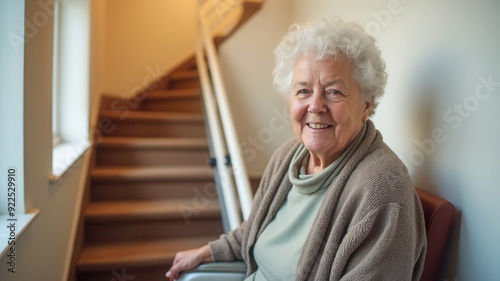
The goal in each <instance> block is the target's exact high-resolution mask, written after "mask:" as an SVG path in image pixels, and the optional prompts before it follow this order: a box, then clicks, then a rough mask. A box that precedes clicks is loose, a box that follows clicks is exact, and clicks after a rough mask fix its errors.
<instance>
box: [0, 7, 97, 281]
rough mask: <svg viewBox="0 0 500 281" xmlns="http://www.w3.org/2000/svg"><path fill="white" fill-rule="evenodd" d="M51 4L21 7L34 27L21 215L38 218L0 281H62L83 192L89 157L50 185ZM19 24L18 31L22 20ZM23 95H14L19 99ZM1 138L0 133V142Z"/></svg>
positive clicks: (0, 268) (29, 43) (27, 50)
mask: <svg viewBox="0 0 500 281" xmlns="http://www.w3.org/2000/svg"><path fill="white" fill-rule="evenodd" d="M40 3H42V4H43V5H41V4H40ZM52 3H53V2H52V1H26V4H25V5H26V7H25V8H26V10H25V17H26V20H27V21H29V23H31V24H33V26H34V27H35V28H32V29H31V30H30V32H26V36H27V40H26V44H25V45H24V76H23V79H24V81H23V87H24V115H23V118H24V132H23V133H24V148H23V152H24V173H25V174H24V178H25V203H26V209H30V208H37V209H39V210H40V214H39V216H38V217H37V218H36V219H35V221H34V222H33V224H32V225H30V226H29V228H28V229H27V230H26V232H25V233H24V234H23V235H22V236H21V237H20V238H19V239H18V240H17V241H16V246H17V247H16V273H15V274H12V273H10V272H8V271H7V263H6V262H7V260H6V258H5V257H4V258H3V259H2V260H0V280H13V281H17V280H19V281H24V280H64V279H65V275H64V270H65V266H66V265H67V261H68V257H69V255H70V254H71V249H72V247H73V245H72V244H71V238H72V236H73V234H74V233H72V228H73V226H74V222H75V217H76V216H77V215H78V212H79V211H80V206H79V204H78V203H79V200H77V198H78V196H79V195H80V194H81V191H82V188H83V180H84V178H85V176H86V167H87V166H88V159H89V157H88V155H86V156H85V157H84V159H83V160H80V161H79V162H77V163H76V164H75V165H74V167H73V168H72V169H71V170H70V171H69V172H67V174H65V175H64V176H63V177H62V178H61V180H60V181H59V182H57V183H54V184H50V183H49V175H50V173H51V167H52V163H51V161H52V156H51V154H52V131H51V122H52V120H51V107H52V45H53V14H52V13H51V11H52V7H53V5H52ZM18 19H22V17H20V18H18ZM18 24H19V25H20V26H21V28H22V21H21V20H19V23H18ZM22 93H23V92H22V91H21V92H19V94H20V95H21V97H22V96H23V94H22ZM20 127H21V130H23V129H22V126H20ZM4 136H5V135H4V132H2V139H3V138H4ZM19 157H23V156H22V155H19Z"/></svg>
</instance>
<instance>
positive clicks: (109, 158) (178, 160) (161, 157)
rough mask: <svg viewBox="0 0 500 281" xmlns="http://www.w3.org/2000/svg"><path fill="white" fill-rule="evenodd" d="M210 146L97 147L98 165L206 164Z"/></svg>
mask: <svg viewBox="0 0 500 281" xmlns="http://www.w3.org/2000/svg"><path fill="white" fill-rule="evenodd" d="M208 156H209V154H208V148H205V149H203V148H192V149H186V148H167V149H165V148H163V149H162V148H147V149H145V148H112V147H97V160H96V164H97V166H143V167H144V166H172V165H177V166H179V165H182V166H184V165H205V164H206V163H207V159H208Z"/></svg>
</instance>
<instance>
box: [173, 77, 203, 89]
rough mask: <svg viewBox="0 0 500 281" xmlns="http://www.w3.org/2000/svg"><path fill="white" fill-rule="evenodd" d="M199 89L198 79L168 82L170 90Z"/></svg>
mask: <svg viewBox="0 0 500 281" xmlns="http://www.w3.org/2000/svg"><path fill="white" fill-rule="evenodd" d="M199 87H200V81H199V79H198V77H195V78H187V79H179V80H170V82H169V88H170V89H191V88H199Z"/></svg>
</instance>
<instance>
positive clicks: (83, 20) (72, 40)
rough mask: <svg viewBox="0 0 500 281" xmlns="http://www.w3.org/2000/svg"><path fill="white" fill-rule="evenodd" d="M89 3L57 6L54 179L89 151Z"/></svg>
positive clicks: (82, 0) (80, 0) (83, 0)
mask: <svg viewBox="0 0 500 281" xmlns="http://www.w3.org/2000/svg"><path fill="white" fill-rule="evenodd" d="M89 2H90V1H88V0H72V1H61V2H58V1H56V2H55V4H54V11H55V12H54V67H53V71H54V73H53V97H52V104H53V113H52V118H53V120H52V126H53V129H52V134H53V145H54V149H53V154H52V177H51V180H58V179H59V177H60V176H61V175H62V174H63V173H64V172H65V171H66V170H68V168H69V167H71V165H72V164H73V163H74V162H75V161H76V160H77V159H78V158H79V157H80V156H81V155H83V153H84V152H85V151H86V150H87V149H88V148H89V146H90V143H89V141H88V139H89V133H88V132H89V64H90V63H89V62H90V3H89Z"/></svg>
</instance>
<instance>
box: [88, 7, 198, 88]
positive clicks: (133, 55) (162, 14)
mask: <svg viewBox="0 0 500 281" xmlns="http://www.w3.org/2000/svg"><path fill="white" fill-rule="evenodd" d="M105 5H106V7H105V15H104V18H105V22H104V23H103V24H102V25H101V26H100V27H99V28H102V29H103V30H102V31H100V32H103V34H104V36H102V37H103V38H102V39H103V41H104V42H102V43H100V44H101V46H102V47H103V53H102V55H101V57H100V59H101V60H102V61H101V62H100V63H99V65H100V66H101V69H100V70H99V73H98V77H99V78H98V89H99V91H102V92H106V93H110V94H112V95H114V96H119V97H130V96H131V95H133V94H135V93H136V92H137V91H138V90H139V89H140V88H141V87H144V86H147V84H148V83H149V82H150V81H152V80H153V79H154V78H157V77H158V76H159V75H161V74H163V73H165V71H166V70H168V69H170V68H171V67H173V66H175V65H176V64H177V63H178V62H179V61H180V59H183V58H187V57H188V56H189V55H193V54H194V47H195V42H196V41H195V40H196V30H195V28H196V13H195V11H196V10H195V7H196V1H195V0H183V1H165V0H141V1H136V0H108V1H106V4H105Z"/></svg>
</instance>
